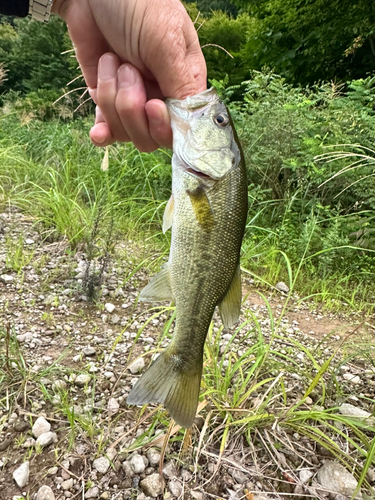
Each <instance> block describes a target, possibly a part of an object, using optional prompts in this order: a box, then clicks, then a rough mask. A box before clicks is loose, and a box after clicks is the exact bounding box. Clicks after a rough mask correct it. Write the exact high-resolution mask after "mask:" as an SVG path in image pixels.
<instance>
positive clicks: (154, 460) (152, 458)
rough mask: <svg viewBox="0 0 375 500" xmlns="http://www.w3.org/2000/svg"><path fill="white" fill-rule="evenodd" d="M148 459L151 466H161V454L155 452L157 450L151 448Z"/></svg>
mask: <svg viewBox="0 0 375 500" xmlns="http://www.w3.org/2000/svg"><path fill="white" fill-rule="evenodd" d="M147 458H148V461H149V462H150V466H151V467H155V466H156V465H159V462H160V453H159V452H158V451H157V450H155V448H150V449H149V450H148V452H147Z"/></svg>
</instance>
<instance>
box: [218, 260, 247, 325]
mask: <svg viewBox="0 0 375 500" xmlns="http://www.w3.org/2000/svg"><path fill="white" fill-rule="evenodd" d="M241 297H242V290H241V269H240V265H239V264H238V267H237V269H236V271H235V273H234V276H233V279H232V282H231V284H230V286H229V288H228V291H227V293H226V295H225V297H224V298H223V300H222V301H221V302H220V304H219V311H220V316H221V321H222V322H223V325H224V327H225V328H232V326H233V325H234V324H235V323H236V321H237V320H238V318H239V316H240V313H241Z"/></svg>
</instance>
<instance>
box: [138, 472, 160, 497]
mask: <svg viewBox="0 0 375 500" xmlns="http://www.w3.org/2000/svg"><path fill="white" fill-rule="evenodd" d="M140 484H141V488H142V490H143V493H144V494H145V495H147V496H149V497H152V498H156V497H157V496H159V495H162V494H163V491H164V481H163V479H162V478H161V477H160V476H159V474H150V475H149V476H146V477H145V478H144V479H143V480H142V481H141V483H140Z"/></svg>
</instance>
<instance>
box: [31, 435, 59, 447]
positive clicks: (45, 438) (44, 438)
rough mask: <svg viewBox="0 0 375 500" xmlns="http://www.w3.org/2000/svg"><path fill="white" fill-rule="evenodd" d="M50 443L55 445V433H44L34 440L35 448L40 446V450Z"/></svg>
mask: <svg viewBox="0 0 375 500" xmlns="http://www.w3.org/2000/svg"><path fill="white" fill-rule="evenodd" d="M52 443H57V436H56V433H55V432H51V431H49V432H44V433H43V434H41V435H40V436H39V437H38V439H37V440H36V446H41V447H42V448H45V447H46V446H49V445H50V444H52Z"/></svg>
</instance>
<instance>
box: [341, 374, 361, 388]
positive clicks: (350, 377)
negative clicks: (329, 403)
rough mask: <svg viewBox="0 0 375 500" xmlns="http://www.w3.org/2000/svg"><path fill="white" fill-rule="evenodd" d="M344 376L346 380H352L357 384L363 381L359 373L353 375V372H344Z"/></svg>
mask: <svg viewBox="0 0 375 500" xmlns="http://www.w3.org/2000/svg"><path fill="white" fill-rule="evenodd" d="M343 377H344V379H345V380H347V381H348V382H351V383H352V384H356V385H357V384H360V383H361V379H360V378H359V377H358V375H353V374H352V373H344V375H343Z"/></svg>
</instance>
